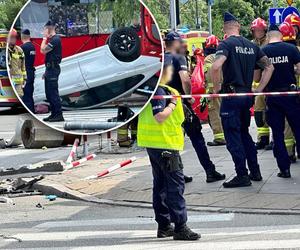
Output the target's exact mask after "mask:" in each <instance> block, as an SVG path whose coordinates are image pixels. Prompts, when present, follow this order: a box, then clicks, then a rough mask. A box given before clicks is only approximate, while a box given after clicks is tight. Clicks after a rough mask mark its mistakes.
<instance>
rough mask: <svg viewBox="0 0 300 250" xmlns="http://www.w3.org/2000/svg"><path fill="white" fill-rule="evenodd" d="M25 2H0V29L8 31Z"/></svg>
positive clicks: (16, 0)
mask: <svg viewBox="0 0 300 250" xmlns="http://www.w3.org/2000/svg"><path fill="white" fill-rule="evenodd" d="M26 2H27V0H9V1H8V0H0V28H1V29H7V30H9V29H10V28H11V25H12V23H13V21H14V19H15V17H16V16H17V14H18V13H19V11H20V9H21V8H22V7H23V6H24V4H25V3H26Z"/></svg>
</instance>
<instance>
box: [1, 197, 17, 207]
mask: <svg viewBox="0 0 300 250" xmlns="http://www.w3.org/2000/svg"><path fill="white" fill-rule="evenodd" d="M0 203H8V204H13V205H14V202H13V200H12V199H11V198H8V197H5V196H0Z"/></svg>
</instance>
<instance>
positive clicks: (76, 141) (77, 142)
mask: <svg viewBox="0 0 300 250" xmlns="http://www.w3.org/2000/svg"><path fill="white" fill-rule="evenodd" d="M78 144H79V139H78V138H76V139H75V141H74V144H73V146H72V149H71V152H70V154H69V156H68V159H67V161H66V163H67V164H70V163H71V162H72V161H73V160H74V158H75V154H76V150H77V148H78Z"/></svg>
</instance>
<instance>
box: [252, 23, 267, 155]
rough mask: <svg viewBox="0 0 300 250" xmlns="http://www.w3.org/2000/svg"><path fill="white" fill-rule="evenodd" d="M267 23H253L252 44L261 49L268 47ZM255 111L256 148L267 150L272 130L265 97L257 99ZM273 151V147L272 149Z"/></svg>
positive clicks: (255, 84)
mask: <svg viewBox="0 0 300 250" xmlns="http://www.w3.org/2000/svg"><path fill="white" fill-rule="evenodd" d="M267 29H268V26H267V23H266V21H265V20H264V19H262V18H257V19H255V20H254V21H253V22H252V23H251V31H252V36H253V40H252V42H253V43H255V44H256V45H257V46H259V47H261V46H264V45H266V44H267V43H268V42H267V36H266V34H267ZM257 84H258V83H256V82H254V86H253V87H254V88H256V87H257ZM254 111H255V113H254V114H255V122H256V126H257V142H256V148H257V149H258V150H259V149H265V148H266V147H268V145H269V143H270V128H269V126H268V124H267V122H266V117H265V113H266V100H265V96H257V97H255V104H254ZM271 149H272V147H271Z"/></svg>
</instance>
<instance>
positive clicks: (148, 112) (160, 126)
mask: <svg viewBox="0 0 300 250" xmlns="http://www.w3.org/2000/svg"><path fill="white" fill-rule="evenodd" d="M160 86H162V87H164V88H167V89H168V90H169V91H170V92H171V93H172V94H175V95H179V92H178V91H177V90H175V89H173V88H171V87H169V86H166V85H160ZM183 122H184V113H183V106H182V101H181V99H178V100H177V105H176V108H175V110H174V111H173V112H172V114H171V115H170V116H169V117H168V118H167V119H166V120H165V121H164V122H163V123H158V122H157V121H156V119H155V117H154V116H153V111H152V105H151V103H149V104H148V105H147V106H146V108H145V109H144V110H143V111H142V112H141V114H140V115H139V122H138V134H137V139H138V146H140V147H145V148H157V149H169V150H183V147H184V135H183V130H182V127H181V125H182V123H183Z"/></svg>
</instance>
